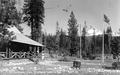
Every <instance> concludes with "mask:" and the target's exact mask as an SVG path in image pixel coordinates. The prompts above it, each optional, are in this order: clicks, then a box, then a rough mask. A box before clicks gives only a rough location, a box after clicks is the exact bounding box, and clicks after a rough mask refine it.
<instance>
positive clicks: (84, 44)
mask: <svg viewBox="0 0 120 75" xmlns="http://www.w3.org/2000/svg"><path fill="white" fill-rule="evenodd" d="M86 33H87V32H86V22H85V26H84V27H83V30H82V56H83V57H84V56H86Z"/></svg>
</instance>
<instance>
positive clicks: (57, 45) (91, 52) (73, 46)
mask: <svg viewBox="0 0 120 75" xmlns="http://www.w3.org/2000/svg"><path fill="white" fill-rule="evenodd" d="M38 10H39V11H38ZM44 13H45V12H44V1H43V0H25V4H24V9H23V13H20V12H18V11H17V9H16V7H15V0H0V25H1V26H0V50H2V49H5V47H6V40H11V38H10V36H11V35H10V34H9V33H8V32H7V31H6V30H5V27H6V26H8V25H15V26H16V27H17V28H18V29H19V30H20V31H22V29H21V27H20V26H19V24H20V23H21V21H22V20H21V19H22V15H23V14H25V17H24V18H23V21H24V22H28V26H30V27H31V39H33V40H35V41H38V42H40V43H42V44H44V45H45V46H46V48H47V49H48V50H49V52H50V53H56V54H58V55H62V56H67V55H69V56H76V57H79V56H80V54H79V51H80V38H81V50H82V57H83V58H88V57H94V56H95V55H97V54H101V53H102V39H103V35H97V36H96V35H93V36H86V32H87V31H86V26H84V27H83V28H82V36H81V37H80V36H79V35H78V28H79V27H78V26H79V24H78V23H77V19H76V18H75V15H74V11H72V12H71V14H70V17H69V19H68V24H67V26H68V31H64V30H63V29H61V28H59V21H58V22H57V23H56V34H55V35H51V34H47V33H46V32H42V31H41V29H42V24H43V23H44V17H45V16H44ZM6 35H9V36H7V38H6ZM104 35H105V37H104V43H105V45H104V49H105V54H113V55H114V56H117V55H119V52H120V37H116V36H112V28H111V27H110V25H109V26H108V27H107V30H106V31H104Z"/></svg>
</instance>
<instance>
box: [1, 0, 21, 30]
mask: <svg viewBox="0 0 120 75" xmlns="http://www.w3.org/2000/svg"><path fill="white" fill-rule="evenodd" d="M0 3H1V5H0V22H2V23H3V24H4V25H14V26H16V27H17V28H18V29H19V30H20V31H22V28H21V27H20V26H19V24H20V23H21V17H22V16H21V13H18V12H17V9H16V7H15V4H16V2H15V0H0Z"/></svg>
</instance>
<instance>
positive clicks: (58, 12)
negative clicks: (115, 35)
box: [43, 0, 120, 34]
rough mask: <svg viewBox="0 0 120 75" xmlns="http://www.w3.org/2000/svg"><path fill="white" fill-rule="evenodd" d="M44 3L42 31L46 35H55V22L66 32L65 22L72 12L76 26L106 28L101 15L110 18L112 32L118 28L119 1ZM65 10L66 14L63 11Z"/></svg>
mask: <svg viewBox="0 0 120 75" xmlns="http://www.w3.org/2000/svg"><path fill="white" fill-rule="evenodd" d="M44 1H45V23H44V27H43V28H44V30H46V32H47V33H53V34H54V33H55V31H56V22H57V21H58V22H59V25H60V27H61V28H63V29H64V30H66V32H67V28H68V26H67V22H68V19H69V15H70V11H73V12H74V14H75V17H76V19H77V22H78V24H81V25H82V27H83V26H84V21H86V22H87V25H88V26H90V25H91V26H93V27H95V28H97V29H100V30H103V25H105V28H106V26H107V24H106V23H104V21H103V14H106V15H107V16H108V17H109V18H110V23H111V27H112V30H113V31H114V32H116V31H118V29H119V28H120V0H44ZM63 9H67V10H68V12H65V11H63Z"/></svg>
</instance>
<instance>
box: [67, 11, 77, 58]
mask: <svg viewBox="0 0 120 75" xmlns="http://www.w3.org/2000/svg"><path fill="white" fill-rule="evenodd" d="M68 26H69V29H68V35H69V39H70V54H71V56H72V55H76V52H77V50H78V48H77V47H78V44H77V36H78V24H77V20H76V18H75V15H74V13H73V11H72V12H71V14H70V19H69V20H68Z"/></svg>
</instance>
